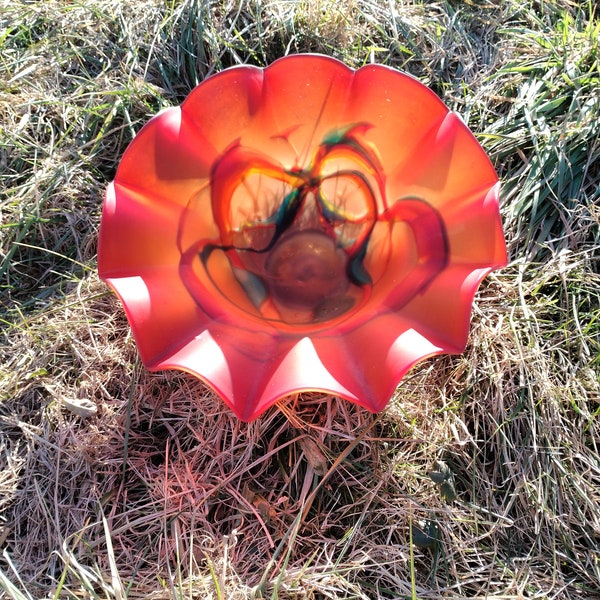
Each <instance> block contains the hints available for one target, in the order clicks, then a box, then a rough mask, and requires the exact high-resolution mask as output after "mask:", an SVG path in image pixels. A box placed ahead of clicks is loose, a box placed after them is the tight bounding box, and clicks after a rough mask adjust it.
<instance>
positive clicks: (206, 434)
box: [0, 0, 600, 600]
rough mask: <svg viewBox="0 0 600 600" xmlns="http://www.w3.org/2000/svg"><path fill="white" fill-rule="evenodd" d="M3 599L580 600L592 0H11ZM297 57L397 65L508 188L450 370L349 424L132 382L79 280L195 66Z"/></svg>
mask: <svg viewBox="0 0 600 600" xmlns="http://www.w3.org/2000/svg"><path fill="white" fill-rule="evenodd" d="M0 20H1V22H2V29H1V31H2V33H1V34H0V58H1V59H2V60H0V111H1V114H2V127H1V129H0V136H1V142H2V143H1V144H0V165H1V168H0V211H1V219H2V221H1V229H0V322H1V323H2V331H1V333H0V335H1V339H2V343H1V345H0V461H1V463H0V464H1V469H0V541H1V544H0V546H1V547H2V552H1V553H0V589H2V590H3V594H4V595H5V596H6V597H8V598H13V599H17V598H18V599H21V598H28V599H29V598H34V599H37V598H115V599H117V598H152V599H155V600H158V599H163V598H164V599H167V598H202V599H205V598H206V599H208V598H215V599H220V598H244V599H245V598H252V597H255V598H259V597H272V598H281V599H285V598H290V599H291V598H357V599H369V600H371V599H375V598H377V599H388V598H389V599H392V598H394V599H395V598H416V597H418V598H440V597H448V598H484V597H503V598H515V599H517V598H527V597H530V598H573V599H575V598H578V599H579V598H595V597H597V593H598V592H597V590H598V589H599V588H600V562H599V561H600V544H599V540H600V521H599V518H598V514H599V509H600V495H599V492H598V490H599V489H600V468H599V464H600V452H599V449H598V445H597V440H598V439H599V438H600V429H599V428H600V425H599V418H600V380H599V378H598V369H599V367H600V364H599V360H600V359H599V358H598V357H599V356H600V330H599V323H600V308H599V306H600V293H599V292H598V290H599V289H600V270H599V265H600V260H599V259H600V214H599V212H598V205H599V203H600V198H599V197H598V193H599V192H598V189H599V185H598V184H599V178H600V173H599V171H598V164H600V161H599V146H598V136H599V132H598V127H599V123H600V106H599V105H598V94H597V89H598V81H599V74H598V32H599V31H600V23H599V21H598V15H597V14H596V13H595V8H594V4H593V3H592V2H582V3H579V4H574V3H571V2H567V0H552V1H547V2H544V3H534V2H512V1H511V2H505V3H502V6H501V7H498V6H496V5H494V4H492V3H489V4H485V3H462V2H460V3H459V2H438V3H418V2H403V3H401V4H397V3H396V4H394V3H375V2H370V1H352V2H346V3H342V4H339V3H337V4H335V3H331V2H327V1H323V2H318V3H305V2H293V3H289V2H288V3H284V2H279V1H275V0H274V1H272V2H267V3H251V2H241V3H238V4H235V3H233V4H232V3H229V4H228V3H204V2H198V1H196V0H184V1H181V2H172V3H164V2H158V1H146V2H143V3H142V4H140V3H131V2H113V1H109V2H98V1H96V0H85V2H80V3H76V4H69V3H61V2H43V3H27V2H11V3H4V4H3V5H2V11H0ZM308 50H311V51H319V52H324V53H327V54H331V55H334V56H337V57H339V58H342V59H344V60H345V61H346V62H347V63H348V64H350V65H351V66H355V67H357V66H360V65H361V64H364V63H366V62H369V61H371V60H375V61H377V62H382V63H385V64H389V65H392V66H396V67H399V68H402V69H404V70H407V71H409V72H410V73H412V74H413V75H415V76H417V77H419V78H420V79H421V80H422V81H424V82H425V83H427V84H428V85H430V86H432V87H433V88H434V89H435V90H436V91H437V92H438V93H439V94H440V95H441V96H442V97H443V99H444V100H445V101H446V102H447V103H448V104H449V105H450V106H452V107H453V108H454V109H456V110H458V111H459V112H460V113H461V114H462V116H463V117H464V118H465V120H467V122H468V123H469V125H470V126H471V128H472V129H473V130H474V131H475V133H476V135H478V136H479V138H480V140H481V141H482V143H483V144H484V146H485V147H486V149H487V150H488V152H489V153H490V156H491V158H492V160H493V161H494V163H495V164H496V166H497V168H498V170H499V172H500V174H501V175H502V178H503V180H504V188H503V190H504V191H503V200H502V202H503V206H502V210H503V214H504V217H505V224H506V231H507V237H508V241H509V246H510V253H511V264H510V265H509V267H508V268H506V269H505V270H503V271H502V272H501V273H499V274H496V275H493V276H492V277H490V278H488V280H486V283H485V284H484V286H483V287H482V289H481V291H480V293H479V294H478V297H477V300H476V304H475V308H474V316H473V327H472V335H471V338H470V342H469V346H468V348H467V350H466V352H465V353H464V354H463V355H461V356H456V357H440V358H437V359H435V360H431V361H426V362H425V363H422V364H420V365H419V366H417V367H416V368H415V369H413V371H412V372H411V374H410V375H409V376H408V377H407V378H405V380H404V381H403V383H402V385H401V386H400V387H399V388H398V391H397V394H396V396H395V398H394V400H393V401H392V402H391V403H390V405H389V406H388V408H387V410H386V411H385V412H384V413H382V414H380V415H377V416H374V415H370V414H367V413H365V412H364V411H362V410H361V409H358V408H357V407H354V406H352V405H350V404H348V403H346V402H343V401H340V400H338V399H336V398H331V397H326V396H322V395H319V394H312V395H303V396H302V397H301V398H290V399H288V400H287V401H285V402H282V403H280V404H279V405H278V406H276V407H274V408H272V409H271V410H270V411H268V413H267V414H266V415H265V416H264V417H263V418H261V419H259V420H258V421H256V422H254V423H252V424H249V425H246V424H242V423H240V422H238V421H237V420H235V419H234V418H233V417H232V416H231V414H230V412H229V411H228V410H227V409H226V408H225V407H224V405H223V404H222V403H221V401H220V400H219V399H218V398H216V397H215V396H214V395H213V394H212V393H211V392H210V391H208V390H207V389H206V388H205V387H204V386H203V385H202V384H201V383H200V382H199V381H197V380H195V379H193V378H191V377H190V376H188V375H184V374H180V373H156V374H150V373H148V372H147V371H145V369H144V368H143V367H142V366H141V365H140V364H139V362H138V359H137V355H136V349H135V346H134V344H133V340H132V338H131V335H130V333H129V328H128V326H127V323H126V320H125V318H124V315H123V312H122V309H121V308H120V306H119V304H118V302H117V300H116V298H115V297H114V296H113V295H112V294H110V293H109V292H108V291H107V289H106V288H105V286H104V285H103V284H102V283H100V282H99V281H98V279H97V276H96V275H95V264H94V261H95V239H96V233H97V227H98V221H99V216H100V206H101V198H102V192H103V188H104V186H105V184H106V183H107V181H109V180H110V179H111V178H112V177H113V175H114V172H115V169H116V165H117V164H118V161H119V158H120V156H121V155H122V153H123V151H124V149H125V147H126V146H127V144H128V143H129V142H130V141H131V139H132V138H133V136H134V135H135V133H136V132H137V131H138V130H139V128H140V127H141V126H142V125H143V123H145V122H146V120H147V119H148V118H149V117H150V116H151V115H153V114H154V113H155V112H156V111H157V110H159V109H160V108H162V107H164V106H169V105H173V104H177V103H179V102H180V101H181V100H182V99H183V98H184V97H185V96H186V95H187V93H188V92H189V91H190V89H191V88H192V87H193V86H194V85H196V84H197V83H198V82H200V81H201V80H202V79H203V78H205V77H206V76H208V75H210V74H212V73H214V72H216V71H219V70H220V69H222V68H224V67H227V66H230V65H234V64H240V63H251V64H256V65H264V64H267V63H269V62H271V61H272V60H274V59H275V58H278V57H279V56H282V55H283V54H285V53H287V52H291V51H308Z"/></svg>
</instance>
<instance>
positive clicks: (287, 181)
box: [98, 55, 506, 421]
mask: <svg viewBox="0 0 600 600" xmlns="http://www.w3.org/2000/svg"><path fill="white" fill-rule="evenodd" d="M498 191H499V184H498V178H497V176H496V173H495V171H494V169H493V167H492V165H491V163H490V161H489V159H488V157H487V156H486V154H485V152H484V151H483V149H482V148H481V146H480V145H479V143H478V142H477V141H476V139H475V137H474V136H473V135H472V134H471V132H470V131H469V129H468V128H467V127H466V126H465V125H464V123H463V122H462V121H461V120H460V118H459V117H458V116H457V115H456V114H455V113H452V112H449V110H448V109H447V108H446V107H445V106H444V104H443V103H442V102H441V101H440V99H439V98H438V97H437V96H436V95H435V94H434V93H433V92H432V91H430V90H429V89H428V88H426V87H425V86H423V85H422V84H420V83H419V82H418V81H416V80H415V79H413V78H412V77H410V76H407V75H405V74H402V73H400V72H397V71H395V70H393V69H390V68H387V67H383V66H380V65H369V66H365V67H362V68H361V69H358V70H356V71H355V70H353V69H350V68H348V67H347V66H345V65H344V64H342V63H341V62H339V61H337V60H334V59H332V58H328V57H325V56H316V55H295V56H288V57H285V58H282V59H280V60H277V61H276V62H274V63H273V64H272V65H270V66H269V67H267V68H264V69H261V68H257V67H249V66H242V67H235V68H232V69H228V70H225V71H223V72H221V73H219V74H218V75H214V76H212V77H210V78H208V79H207V80H206V81H204V82H203V83H201V84H200V85H199V86H198V87H196V88H195V89H194V90H193V91H192V93H191V94H190V95H189V97H188V98H187V99H186V100H185V102H184V103H183V104H182V105H181V107H178V108H169V109H167V110H164V111H162V112H161V113H159V114H158V115H156V116H155V117H154V118H153V119H151V120H150V121H149V122H148V123H147V124H146V126H145V127H144V128H143V129H142V130H141V131H140V133H139V134H138V135H137V136H136V137H135V139H134V140H133V142H132V143H131V145H130V146H129V147H128V148H127V150H126V152H125V154H124V156H123V158H122V160H121V163H120V165H119V168H118V170H117V174H116V177H115V180H114V181H113V182H112V183H111V184H110V185H109V186H108V189H107V191H106V198H105V202H104V210H103V214H102V223H101V227H100V239H99V252H98V271H99V274H100V277H101V278H102V279H103V280H105V281H106V282H107V283H108V285H110V286H111V287H112V288H113V289H114V291H115V292H116V293H117V294H118V296H119V297H120V299H121V301H122V303H123V305H124V307H125V310H126V313H127V316H128V319H129V322H130V324H131V327H132V330H133V333H134V336H135V339H136V342H137V346H138V348H139V352H140V355H141V358H142V361H143V362H144V364H145V365H146V367H147V368H148V369H150V370H159V369H181V370H184V371H187V372H189V373H192V374H193V375H196V376H198V377H200V378H201V379H202V380H203V381H204V382H206V383H207V384H208V385H209V386H211V387H212V388H213V389H214V390H215V391H216V392H217V393H218V394H219V395H220V396H221V397H222V398H223V400H224V401H225V402H226V403H227V404H228V405H229V406H230V407H231V409H232V410H233V412H234V413H235V414H236V415H237V416H238V417H239V418H240V419H242V420H244V421H250V420H252V419H255V418H256V417H258V416H259V415H260V414H261V413H262V412H263V411H265V410H266V409H267V408H268V407H269V406H271V405H272V404H273V403H274V402H276V401H277V400H278V399H281V398H282V397H284V396H286V395H288V394H290V393H293V392H299V391H307V390H319V391H323V392H327V393H331V394H334V395H337V396H340V397H343V398H346V399H348V400H350V401H351V402H355V403H357V404H359V405H361V406H363V407H365V408H366V409H368V410H370V411H373V412H375V411H379V410H381V409H382V408H383V407H384V406H385V405H386V404H387V402H388V401H389V399H390V397H391V396H392V394H393V393H394V390H395V388H396V386H397V385H398V383H399V381H400V379H401V378H402V376H403V375H404V374H405V373H406V371H407V370H408V369H410V367H411V366H412V365H414V364H415V362H417V361H419V360H421V359H423V358H425V357H429V356H432V355H435V354H440V353H459V352H462V351H463V350H464V347H465V344H466V340H467V335H468V328H469V320H470V313H471V305H472V301H473V297H474V294H475V292H476V290H477V287H478V286H479V284H480V282H481V280H482V279H483V278H484V277H485V276H486V275H487V274H488V273H489V272H490V271H491V270H493V269H496V268H499V267H501V266H504V265H505V264H506V246H505V242H504V236H503V232H502V225H501V221H500V215H499V211H498Z"/></svg>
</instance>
